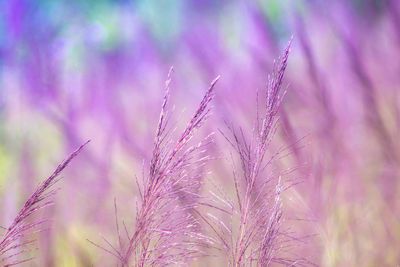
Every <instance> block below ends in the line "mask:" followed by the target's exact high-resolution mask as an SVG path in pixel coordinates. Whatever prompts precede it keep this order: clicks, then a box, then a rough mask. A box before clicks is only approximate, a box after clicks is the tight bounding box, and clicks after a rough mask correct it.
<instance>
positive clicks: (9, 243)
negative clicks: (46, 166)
mask: <svg viewBox="0 0 400 267" xmlns="http://www.w3.org/2000/svg"><path fill="white" fill-rule="evenodd" d="M89 142H90V141H87V142H86V143H84V144H83V145H81V146H80V147H79V148H78V149H77V150H75V151H74V152H73V153H72V154H70V155H69V156H68V157H67V158H66V159H65V160H64V161H63V162H62V163H61V164H60V165H58V167H57V168H56V169H55V170H54V172H53V173H52V174H51V175H50V176H49V177H48V178H47V179H46V180H44V181H43V182H42V183H41V184H40V185H39V187H38V188H37V189H36V191H35V192H34V193H33V194H32V195H31V196H30V197H29V198H28V199H27V200H26V202H25V204H24V206H23V207H22V208H21V210H20V211H19V213H18V215H17V216H16V217H15V219H14V221H13V222H12V224H11V225H10V226H9V227H8V228H7V229H6V232H5V233H4V235H3V237H2V238H1V240H0V265H1V266H5V267H6V266H13V265H17V264H20V263H23V262H27V261H30V260H32V258H25V259H22V260H15V258H17V256H19V255H21V254H24V253H26V252H29V251H30V249H29V248H28V246H29V245H31V244H33V243H34V242H35V239H34V238H28V239H27V240H25V238H27V237H28V236H30V235H32V234H34V233H36V232H38V231H41V230H42V228H41V226H42V225H43V223H45V222H46V221H48V219H39V220H33V221H30V219H29V218H30V217H32V215H33V214H35V213H36V212H37V211H38V210H40V209H43V208H45V207H47V206H49V205H52V204H53V200H52V199H51V198H52V196H54V195H55V193H56V192H57V188H52V187H53V186H54V185H55V184H56V183H57V182H58V181H59V180H60V179H61V177H59V174H60V173H61V172H62V171H63V170H64V169H65V168H66V167H67V165H68V164H69V163H70V162H71V160H72V159H73V158H75V157H76V156H77V155H78V154H79V152H81V150H82V149H83V147H84V146H85V145H86V144H87V143H89Z"/></svg>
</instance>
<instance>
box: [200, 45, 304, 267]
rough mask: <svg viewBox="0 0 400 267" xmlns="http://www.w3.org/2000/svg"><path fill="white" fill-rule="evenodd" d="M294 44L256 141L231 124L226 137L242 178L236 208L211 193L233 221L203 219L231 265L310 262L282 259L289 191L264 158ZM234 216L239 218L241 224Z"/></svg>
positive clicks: (273, 82) (277, 70)
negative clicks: (285, 193) (285, 196)
mask: <svg viewBox="0 0 400 267" xmlns="http://www.w3.org/2000/svg"><path fill="white" fill-rule="evenodd" d="M290 45H291V40H290V42H289V44H288V46H287V47H286V49H285V51H284V53H283V56H282V57H281V58H280V60H279V62H278V64H277V65H275V67H274V72H273V73H272V75H270V76H269V79H268V84H267V90H266V105H265V111H264V115H263V117H262V118H261V119H260V118H259V116H258V115H257V119H256V127H255V129H254V132H253V139H252V141H251V142H247V141H246V138H245V133H244V132H243V131H242V130H241V131H240V133H237V132H236V131H235V129H234V127H233V126H229V130H230V131H231V132H232V136H233V138H228V137H226V135H224V134H223V133H222V134H223V135H224V137H225V138H226V139H227V140H228V142H229V143H230V144H231V145H232V146H233V148H234V149H235V151H236V152H237V154H238V156H239V159H240V163H241V168H242V169H241V174H239V173H237V172H236V171H235V170H234V173H233V176H234V183H235V189H236V203H237V204H234V203H235V202H234V201H230V200H228V199H227V198H226V197H225V196H223V197H218V196H217V194H214V193H212V195H213V198H214V200H215V201H214V203H221V204H222V206H223V207H224V208H219V209H218V212H219V211H221V210H224V213H225V214H227V213H228V214H230V215H231V221H230V222H229V223H225V222H223V220H222V219H221V216H214V215H212V214H208V216H204V217H203V219H204V220H206V222H207V224H208V225H209V226H210V227H211V229H212V231H213V232H214V235H215V236H216V239H218V240H219V243H220V245H221V247H222V249H223V250H225V252H226V257H227V258H228V259H229V260H228V261H229V264H230V265H231V266H235V267H238V266H255V265H256V266H269V265H270V264H271V263H278V264H288V265H290V264H293V263H295V264H296V265H302V264H305V262H306V261H302V260H297V261H295V260H291V259H286V258H285V257H283V256H281V255H280V253H281V252H282V251H284V250H285V248H286V247H287V246H288V243H287V242H290V239H291V238H290V237H289V235H288V234H287V233H285V232H284V231H283V230H282V228H281V220H282V211H281V192H282V191H283V190H285V189H286V188H284V187H283V186H282V184H281V178H280V177H279V176H277V175H272V174H267V173H266V172H265V169H266V168H267V167H268V166H269V165H270V164H271V162H272V160H273V158H272V159H270V160H265V154H266V151H267V149H268V147H269V143H270V142H271V139H272V137H273V135H274V132H275V129H276V126H277V113H278V111H279V106H280V104H281V101H282V98H283V95H284V94H285V92H281V87H282V80H283V76H284V73H285V69H286V66H287V60H288V56H289V50H290ZM257 114H258V113H257ZM219 191H220V192H222V191H223V190H219ZM235 217H239V218H237V222H236V221H234V218H235Z"/></svg>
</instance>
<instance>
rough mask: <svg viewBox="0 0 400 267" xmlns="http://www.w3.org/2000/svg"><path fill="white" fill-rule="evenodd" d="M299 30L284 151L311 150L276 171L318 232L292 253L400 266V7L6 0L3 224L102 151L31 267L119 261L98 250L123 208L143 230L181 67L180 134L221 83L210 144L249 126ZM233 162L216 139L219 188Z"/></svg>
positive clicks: (71, 191)
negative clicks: (164, 120)
mask: <svg viewBox="0 0 400 267" xmlns="http://www.w3.org/2000/svg"><path fill="white" fill-rule="evenodd" d="M292 35H293V44H292V49H291V54H290V56H289V65H288V69H287V73H286V76H285V87H287V89H288V93H287V95H286V98H285V100H284V102H283V105H282V109H281V112H280V127H279V130H278V132H277V134H276V138H275V140H274V142H273V144H272V145H271V151H274V149H275V148H277V147H280V146H282V145H291V144H294V143H296V144H298V145H296V146H294V149H293V151H292V153H291V154H290V155H288V156H286V157H284V158H283V159H282V161H281V162H280V163H277V164H280V166H281V167H282V168H286V167H290V168H293V171H291V172H290V176H291V177H292V178H293V177H296V178H297V179H299V180H301V183H300V184H299V185H297V186H296V187H294V188H292V189H291V190H290V191H288V192H287V198H286V200H285V206H286V207H287V212H288V213H289V214H288V215H289V216H288V218H295V217H296V218H302V220H289V222H290V223H291V224H292V226H293V228H294V229H296V230H297V231H298V232H300V233H301V234H302V235H303V236H308V237H307V238H304V239H302V241H303V242H302V243H301V245H298V246H296V247H295V249H297V250H298V252H301V253H302V254H303V255H305V256H307V257H308V258H309V259H310V260H312V261H313V262H314V263H315V264H317V265H320V266H397V265H396V264H399V263H400V197H399V190H400V183H399V178H400V165H399V161H400V141H399V140H400V139H399V137H400V91H399V90H400V3H399V2H398V1H396V0H337V1H322V0H253V1H228V0H218V1H214V0H158V1H150V0H149V1H146V0H141V1H134V0H119V1H117V0H115V1H111V0H80V1H78V0H75V1H71V0H35V1H33V0H32V1H29V0H3V1H0V225H2V226H6V225H8V224H9V223H10V221H11V220H12V219H13V217H14V216H15V215H16V213H17V212H18V210H19V208H20V207H21V205H23V203H24V201H25V199H26V198H27V197H28V196H29V194H30V193H31V192H32V191H33V190H34V188H35V186H36V185H37V184H38V182H39V181H41V180H42V179H44V178H45V177H46V176H47V175H49V174H50V173H51V171H52V170H53V169H54V168H55V167H56V165H57V163H58V162H59V161H61V160H62V159H63V157H65V156H66V155H67V154H69V153H70V152H71V151H72V150H73V149H74V148H76V147H77V146H79V145H80V144H81V143H83V142H84V141H86V140H87V139H91V140H92V142H91V143H90V145H89V146H88V147H87V149H86V150H85V151H84V152H83V153H82V154H81V155H80V156H79V157H78V158H77V159H76V160H75V161H74V162H73V164H72V165H71V166H70V167H69V168H68V170H66V171H65V172H64V175H63V176H64V178H65V179H64V180H63V181H62V182H61V183H60V184H59V186H60V188H61V190H60V192H59V193H58V195H57V197H56V204H55V205H54V206H53V207H52V208H50V209H47V210H46V211H45V215H46V216H49V217H51V218H53V222H52V227H51V229H50V230H48V231H46V232H43V233H40V234H39V244H38V247H39V248H40V250H39V252H36V253H35V255H36V258H35V260H34V261H32V262H30V263H27V264H25V266H93V265H94V266H114V265H115V261H113V259H110V256H109V255H107V254H105V253H104V252H102V251H101V250H99V249H98V248H96V247H94V246H92V245H91V244H90V243H89V242H88V241H87V239H90V240H93V241H100V242H99V243H101V235H104V236H106V237H107V238H109V239H110V240H114V241H115V238H116V236H115V229H114V224H113V223H114V211H113V199H114V197H116V199H117V201H118V203H120V204H119V208H120V215H121V217H122V218H123V219H124V220H125V222H126V223H127V224H128V225H129V224H132V223H133V222H134V214H135V208H134V207H135V201H136V200H135V199H136V197H137V191H136V187H135V180H134V177H135V175H141V172H142V169H143V167H142V166H146V164H147V162H148V160H149V158H150V156H151V152H152V143H153V136H154V132H155V128H156V124H157V120H158V114H159V110H160V105H161V102H162V96H163V87H164V81H165V79H166V76H167V73H168V70H169V68H170V66H172V65H173V66H174V68H175V72H174V74H173V83H172V96H171V102H173V104H174V112H173V114H174V115H173V122H172V125H176V127H177V128H180V127H183V126H184V122H185V120H186V119H187V118H188V117H189V116H190V114H191V112H193V110H194V108H195V107H196V105H197V104H198V102H199V101H200V99H201V97H202V94H203V93H204V92H205V90H206V88H207V87H208V84H209V82H210V81H211V80H212V79H213V78H215V77H216V76H217V75H221V80H220V81H219V83H218V86H217V89H216V98H215V101H214V104H213V105H214V108H213V116H212V117H211V118H210V120H209V121H208V123H206V125H205V126H204V127H203V129H202V132H201V133H200V135H207V134H209V133H210V132H218V129H222V130H224V129H226V127H225V124H224V121H229V122H233V123H235V124H237V125H242V126H244V129H247V131H251V127H252V123H253V118H254V114H255V111H256V108H255V98H256V92H257V89H258V90H263V89H264V88H265V86H266V82H267V74H268V73H269V72H271V70H272V67H273V63H274V59H276V58H278V56H279V55H280V54H281V52H282V50H283V49H284V47H285V45H286V43H287V42H288V40H289V39H290V37H291V36H292ZM275 150H276V149H275ZM229 151H230V149H229V146H228V145H227V144H226V141H224V139H223V138H221V136H220V135H219V134H218V133H216V137H215V143H214V145H213V146H212V148H211V152H210V153H212V155H214V156H215V157H216V160H215V161H213V162H211V163H210V165H209V166H208V167H207V168H208V170H210V171H211V173H210V174H209V175H210V177H213V179H215V180H217V181H218V182H219V183H221V184H230V183H232V176H231V170H230V169H229V168H230V166H231V165H230V164H229V160H227V158H229ZM293 210H295V211H296V213H297V214H294V213H293V212H292V211H293ZM0 231H1V230H0ZM211 262H212V261H211ZM208 264H212V263H210V262H208ZM200 266H201V265H200ZM209 266H212V265H209Z"/></svg>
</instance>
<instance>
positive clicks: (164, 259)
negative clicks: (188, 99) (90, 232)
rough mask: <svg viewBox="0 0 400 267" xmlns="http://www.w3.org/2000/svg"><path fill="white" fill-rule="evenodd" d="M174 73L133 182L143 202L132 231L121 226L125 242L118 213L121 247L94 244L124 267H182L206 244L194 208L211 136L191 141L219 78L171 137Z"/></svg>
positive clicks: (201, 122) (206, 239) (197, 200)
mask: <svg viewBox="0 0 400 267" xmlns="http://www.w3.org/2000/svg"><path fill="white" fill-rule="evenodd" d="M172 71H173V69H172V68H171V70H170V72H169V74H168V79H167V81H166V88H165V95H164V99H163V103H162V107H161V113H160V118H159V123H158V127H157V131H156V135H155V141H154V149H153V153H152V159H151V162H150V167H149V172H148V175H146V176H145V175H144V177H143V180H142V181H141V182H139V181H137V184H138V188H139V192H140V198H141V203H140V204H138V205H137V211H136V224H135V228H134V232H133V234H132V235H129V233H128V231H127V230H126V228H125V230H126V231H125V232H126V237H127V239H128V240H127V242H126V243H127V244H126V245H125V246H124V244H123V243H124V242H123V241H122V240H123V237H122V236H121V235H120V232H119V223H118V216H117V213H116V226H117V227H116V228H117V234H118V239H119V245H120V248H119V249H117V248H116V247H115V246H112V245H111V243H110V242H108V241H106V242H107V243H108V245H109V246H110V247H111V249H107V248H104V247H101V246H99V245H96V244H94V245H96V246H98V247H100V248H102V249H103V250H105V251H107V252H108V253H110V254H112V255H114V256H115V257H117V258H118V259H119V261H120V263H121V264H122V266H132V264H133V265H134V266H166V265H171V264H174V265H175V264H178V265H182V264H185V263H187V262H188V261H189V260H190V259H193V258H195V257H199V256H202V255H203V252H202V250H201V247H202V246H208V244H210V240H209V239H208V238H207V237H206V236H204V235H202V234H201V231H199V228H200V223H199V222H198V220H197V219H196V211H195V208H196V207H197V206H198V205H201V202H200V201H199V200H200V196H199V194H198V191H199V189H200V184H201V177H202V175H201V167H202V166H203V165H204V164H205V162H206V161H208V160H209V157H208V156H207V155H205V154H204V152H205V147H206V146H207V145H208V143H209V142H210V140H209V137H207V138H205V139H203V140H202V141H201V142H199V143H198V144H197V145H194V146H190V145H189V142H190V140H191V139H192V137H193V134H194V132H195V131H196V130H197V129H198V128H200V127H201V125H202V124H203V122H204V121H205V120H206V118H207V116H208V115H209V112H210V107H209V103H210V102H211V100H212V99H213V96H214V87H215V84H216V82H217V80H218V79H219V77H217V78H216V79H215V80H214V81H213V82H212V83H211V85H210V87H209V89H208V90H207V92H206V93H205V95H204V97H203V99H202V101H201V102H200V105H199V106H198V108H197V110H196V111H195V113H194V114H193V116H192V118H191V120H190V121H189V122H188V124H187V125H186V128H185V129H184V131H183V132H182V134H181V135H180V137H179V138H178V139H177V140H176V141H174V140H173V138H172V137H171V136H170V134H168V133H167V131H166V128H167V121H168V114H167V113H168V112H167V105H168V99H169V90H170V82H171V73H172ZM115 210H116V205H115ZM124 226H125V225H124ZM92 243H93V242H92Z"/></svg>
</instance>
